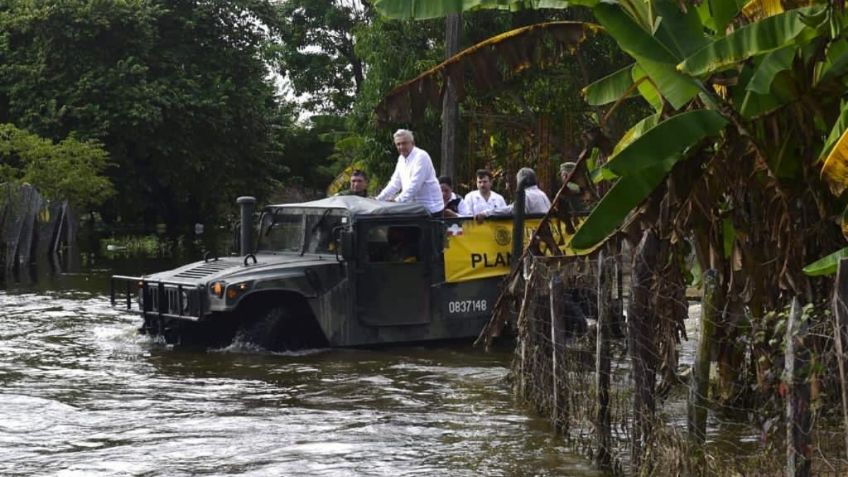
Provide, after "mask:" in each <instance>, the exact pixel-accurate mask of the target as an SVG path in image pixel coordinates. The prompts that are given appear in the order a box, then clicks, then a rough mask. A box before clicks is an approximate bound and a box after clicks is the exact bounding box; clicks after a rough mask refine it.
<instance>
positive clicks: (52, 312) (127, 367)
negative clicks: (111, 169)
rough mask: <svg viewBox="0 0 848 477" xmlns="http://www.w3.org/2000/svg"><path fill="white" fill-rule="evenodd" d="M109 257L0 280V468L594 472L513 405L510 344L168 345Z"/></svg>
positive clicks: (10, 471) (52, 471) (121, 267)
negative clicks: (149, 329)
mask: <svg viewBox="0 0 848 477" xmlns="http://www.w3.org/2000/svg"><path fill="white" fill-rule="evenodd" d="M107 265H108V266H103V265H101V264H100V263H97V262H96V261H88V263H87V266H88V267H89V268H88V269H87V271H85V273H79V274H60V273H56V274H53V275H48V276H39V277H38V279H37V280H33V281H32V282H30V283H29V284H22V283H20V282H17V283H15V282H14V281H7V282H6V288H5V289H4V290H0V383H2V388H0V394H2V395H0V402H2V403H3V405H2V406H0V455H2V456H3V459H0V475H59V476H64V475H85V476H88V475H168V476H171V475H198V474H210V475H233V474H238V475H269V476H278V475H304V476H313V475H416V476H417V475H451V476H455V475H460V476H462V475H468V476H476V475H507V476H512V475H515V476H519V475H595V474H594V473H593V472H592V471H591V470H590V468H589V465H588V463H587V462H586V461H584V460H582V459H579V458H576V457H573V456H571V455H570V454H569V453H567V451H566V450H565V448H564V446H563V444H562V442H561V441H560V439H559V438H557V437H556V436H555V435H554V434H553V433H552V432H551V430H550V428H549V427H548V426H547V425H546V424H545V423H544V422H543V420H541V419H535V418H533V417H530V416H529V414H527V412H525V411H524V410H521V409H516V407H515V404H514V403H513V402H512V400H511V397H510V393H509V389H508V387H507V385H506V384H505V383H504V378H505V376H506V373H507V369H506V366H507V365H508V362H509V359H510V355H509V353H508V352H507V351H501V352H495V353H492V354H486V353H482V352H478V351H475V350H472V349H471V348H470V347H468V346H454V347H446V346H441V347H438V348H435V349H433V348H423V347H417V348H392V349H383V350H371V351H369V350H316V351H312V352H306V353H297V354H269V353H263V352H262V351H261V350H255V349H249V348H245V347H244V346H241V345H238V344H236V345H233V346H230V347H227V348H225V349H221V350H213V351H210V352H197V351H193V352H190V351H183V350H174V349H169V348H168V347H166V346H164V345H162V344H161V343H156V342H152V341H151V340H150V339H149V338H147V337H145V336H142V335H139V334H138V333H137V331H136V328H137V327H138V325H139V320H138V318H137V317H135V316H133V315H128V314H125V313H123V312H121V311H120V310H113V309H111V308H110V307H109V306H108V299H107V298H106V296H105V290H106V289H107V286H108V285H107V277H108V274H109V273H111V272H112V271H113V270H114V273H131V272H137V271H138V268H135V269H134V267H137V266H138V264H137V263H135V264H134V263H132V262H131V261H126V262H111V263H108V264H107ZM146 265H147V266H148V267H156V266H157V265H158V266H159V268H163V269H164V268H168V267H170V266H172V265H171V264H165V263H162V264H153V265H151V264H150V263H149V261H147V262H146ZM155 269H157V268H148V269H147V270H146V271H153V270H155Z"/></svg>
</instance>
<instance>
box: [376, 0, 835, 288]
mask: <svg viewBox="0 0 848 477" xmlns="http://www.w3.org/2000/svg"><path fill="white" fill-rule="evenodd" d="M574 5H580V6H584V7H589V8H591V10H592V13H593V15H594V17H595V19H596V20H597V22H598V24H599V25H600V28H595V27H594V26H593V27H591V31H592V32H593V33H595V34H600V33H603V34H607V35H610V36H611V37H612V38H613V39H615V41H616V42H617V43H618V45H619V47H620V48H621V50H622V51H624V52H625V53H627V54H628V55H629V56H630V57H631V58H632V59H633V64H631V65H629V66H627V67H625V68H623V69H621V70H619V71H617V72H615V73H613V74H612V75H609V76H606V77H604V78H600V79H598V80H597V81H595V82H594V83H592V84H589V85H586V87H585V88H584V90H583V92H584V96H585V99H586V101H587V102H588V103H589V104H591V105H596V106H604V107H607V108H615V107H616V106H617V105H618V104H620V103H621V102H623V101H633V100H637V101H645V102H646V103H647V104H648V105H650V106H651V107H653V108H654V109H655V111H656V114H655V115H652V116H649V117H648V118H645V120H643V121H642V122H640V123H639V124H637V125H634V127H633V128H632V129H631V130H630V131H628V133H627V134H625V136H624V137H622V138H621V140H620V142H619V144H618V145H616V148H615V153H614V156H613V157H612V158H611V160H610V162H609V163H608V164H607V165H605V166H602V168H601V169H599V170H597V171H594V174H593V177H596V178H599V179H600V180H609V181H615V185H614V187H612V188H611V189H610V192H609V195H608V196H607V197H605V198H604V199H603V200H601V201H600V202H599V203H598V204H597V206H596V207H595V208H594V210H593V212H592V214H591V215H590V217H589V218H588V219H587V220H586V221H585V222H584V223H583V225H582V226H581V228H580V229H579V230H578V232H577V234H576V235H575V237H574V239H573V242H572V244H573V245H574V246H576V247H579V248H586V249H588V248H591V247H592V246H594V245H596V244H597V243H599V242H600V241H602V240H604V239H605V238H606V237H608V236H610V235H611V234H613V233H614V232H615V231H616V230H617V229H618V228H619V227H620V226H621V224H623V223H625V219H626V218H627V217H628V215H631V214H633V213H635V212H637V211H638V209H639V205H640V204H641V203H642V202H643V201H644V200H645V199H647V198H648V197H649V196H651V194H653V193H654V191H655V190H657V188H658V187H659V186H660V185H661V184H663V183H664V181H665V180H666V179H668V178H669V175H670V174H671V172H672V170H673V169H674V168H675V166H676V165H677V164H683V163H685V162H686V161H687V159H688V158H691V157H693V156H695V155H698V154H701V153H704V152H706V153H707V154H708V155H710V157H712V158H713V159H712V160H711V161H710V162H709V164H711V165H712V167H711V168H706V169H705V168H702V169H701V170H700V171H696V173H701V174H705V175H704V181H706V182H709V181H710V180H713V179H710V177H711V176H710V174H716V173H719V172H721V171H727V170H733V166H734V165H738V164H734V162H733V161H734V160H739V159H741V157H726V156H725V155H723V151H727V150H733V151H739V152H740V153H741V154H742V155H743V157H744V158H746V160H748V159H750V162H751V164H752V166H751V168H750V169H751V170H750V171H749V172H748V174H750V177H752V178H754V180H753V181H751V184H752V185H753V186H755V188H761V189H763V190H762V191H759V192H756V194H754V193H751V194H748V195H745V194H744V193H743V191H741V190H740V189H739V188H736V189H732V188H729V187H725V188H721V187H720V186H721V185H722V184H720V183H719V184H715V183H710V190H709V192H710V199H711V200H712V202H713V204H712V205H709V204H708V206H711V207H713V208H714V209H716V210H718V206H717V205H716V204H719V203H724V202H727V201H730V202H732V203H734V204H735V205H734V206H731V207H729V208H728V209H727V211H726V212H723V213H729V214H739V213H741V211H742V210H743V209H744V208H745V207H751V206H752V205H753V204H750V203H747V204H746V203H745V202H746V201H747V202H750V201H751V200H759V199H754V197H759V198H760V199H763V200H769V201H770V204H772V205H773V207H771V208H770V209H769V210H768V211H769V214H771V215H770V216H769V217H766V220H765V221H766V222H769V223H773V224H774V225H775V226H776V227H777V226H778V224H786V223H791V222H792V220H793V219H792V217H791V216H792V214H793V213H794V212H793V210H792V208H793V206H792V204H791V201H790V199H789V197H793V196H795V195H799V194H800V193H801V192H803V191H805V190H806V191H807V192H808V193H807V196H808V197H807V199H808V200H811V201H813V202H814V203H815V204H814V205H811V206H810V207H811V208H812V209H814V210H816V211H817V213H818V215H819V217H817V220H818V221H824V222H825V223H833V224H836V223H837V222H838V221H839V220H838V218H837V217H838V216H839V215H840V214H839V213H838V212H837V211H839V210H840V207H841V206H842V205H840V204H841V203H840V202H839V201H838V200H837V199H836V198H835V197H834V196H827V197H826V196H824V195H822V194H821V192H822V190H823V189H824V187H822V183H826V184H827V185H828V186H829V188H830V189H831V190H832V191H833V193H834V194H835V195H837V196H838V195H840V194H841V193H842V192H843V191H844V189H845V188H848V152H846V151H848V133H846V125H848V118H847V117H846V116H848V114H846V112H845V108H844V107H841V105H840V104H839V102H840V99H841V98H843V97H845V95H846V93H848V87H846V73H848V41H846V39H845V38H844V35H843V33H842V25H843V23H844V16H845V14H844V11H843V10H842V9H840V8H837V7H834V6H832V5H831V4H829V3H826V2H822V1H812V2H809V3H806V4H803V6H801V7H800V8H784V7H785V6H788V4H787V3H781V2H780V1H779V0H757V1H753V0H752V1H751V2H750V3H748V4H742V3H739V2H737V1H735V0H711V1H705V2H702V3H700V4H699V5H694V4H686V3H683V2H676V1H673V0H620V1H618V2H596V1H590V0H578V1H576V2H559V1H507V0H489V1H486V0H474V1H471V0H453V1H451V0H430V1H426V0H419V1H414V0H413V1H407V0H378V1H377V2H375V7H376V8H377V9H378V10H379V11H381V12H383V13H384V14H386V15H389V16H395V17H403V18H429V17H433V16H441V15H445V14H447V13H450V12H456V11H474V10H479V9H484V8H501V9H512V10H514V9H520V8H568V7H571V6H574ZM795 5H797V4H795ZM587 31H588V30H587ZM516 38H517V37H516ZM511 40H512V39H511V38H501V39H500V40H499V41H498V42H497V43H496V44H497V47H496V48H494V47H492V45H494V43H491V42H490V40H487V42H490V43H489V46H490V47H492V49H493V50H495V53H494V57H498V56H499V55H505V53H503V52H505V51H509V45H510V41H511ZM584 40H585V38H584V39H581V42H582V41H584ZM523 41H525V42H528V41H530V42H532V41H535V39H533V38H530V37H529V36H525V37H524V39H523ZM483 43H486V42H483ZM579 44H580V42H572V44H571V46H572V47H574V46H577V47H579ZM474 49H475V47H471V48H469V50H474ZM465 54H466V57H467V58H469V60H468V61H466V62H465V63H464V64H466V65H467V66H468V67H469V68H472V69H473V68H477V67H479V65H481V63H483V62H481V61H479V59H478V60H477V61H476V62H475V61H473V60H470V58H471V56H472V55H469V54H468V53H465ZM462 55H463V53H460V55H458V57H455V58H454V60H456V61H455V63H454V65H459V64H463V59H462V58H461V57H462ZM491 57H492V56H491V55H490V58H491ZM448 61H451V60H448ZM454 67H455V68H456V66H454ZM434 70H438V67H437V68H436V69H434ZM438 74H439V72H437V71H431V72H427V73H425V74H423V75H422V76H420V77H418V78H416V80H415V82H413V83H416V82H417V84H419V85H421V84H424V83H425V82H427V81H431V84H438V83H439V80H438V76H437V75H438ZM413 86H414V84H407V85H404V86H402V87H401V88H399V89H401V90H404V92H405V93H408V94H410V99H409V100H408V101H406V100H404V101H403V102H401V103H399V104H415V103H416V100H415V96H416V95H417V94H422V95H423V94H427V95H430V96H433V91H432V86H431V87H430V89H429V90H428V88H425V87H418V88H415V87H413ZM491 86H495V87H496V86H497V83H496V82H492V83H491ZM394 93H395V92H392V93H390V94H389V96H388V97H392V95H393V94H394ZM436 96H438V95H436ZM422 102H423V100H421V99H419V100H418V104H421V103H422ZM696 111H697V112H699V113H705V114H704V115H701V116H696V115H692V112H696ZM834 111H837V113H836V114H835V113H834ZM704 118H709V121H707V122H706V123H704V121H703V120H704ZM690 132H691V133H690ZM737 162H741V161H737ZM817 169H818V170H820V171H821V172H820V174H819V173H817ZM735 173H739V174H742V171H739V170H737V171H735ZM819 176H820V177H821V179H819ZM787 181H789V183H787ZM713 182H715V181H714V180H713ZM740 182H742V180H741V179H740ZM793 182H795V183H797V182H802V183H804V184H805V185H807V187H800V188H799V187H794V184H793ZM730 184H731V182H730V181H728V182H727V184H726V185H727V186H729V185H730ZM813 202H811V204H812V203H813ZM684 206H685V204H684ZM704 213H706V214H707V215H709V214H710V213H709V212H708V211H707V212H704ZM711 220H713V222H715V224H716V225H715V226H714V227H713V228H714V229H717V230H722V229H723V226H720V222H722V221H723V219H722V221H716V220H715V219H714V218H713V219H711ZM737 222H741V217H740V218H738V220H737ZM722 223H723V222H722ZM736 228H737V229H740V231H739V232H740V233H739V234H738V237H750V236H751V235H752V234H755V235H756V234H760V235H762V236H763V242H762V243H763V244H773V245H774V247H775V248H776V249H777V250H780V251H782V253H784V255H785V257H784V258H785V259H786V260H790V261H791V262H792V264H791V266H787V267H784V268H785V269H786V270H791V273H797V272H800V269H801V268H803V263H800V262H803V260H807V259H806V258H803V257H799V256H797V254H792V253H790V252H789V251H787V249H786V243H789V242H792V241H793V240H794V238H793V237H789V236H787V235H788V234H790V233H791V231H783V230H782V226H781V227H778V228H781V230H779V231H764V230H757V231H751V230H747V231H746V230H745V229H746V225H745V224H743V223H738V224H737V227H736ZM828 230H830V229H828ZM832 230H838V228H836V227H833V229H832ZM795 232H796V233H797V232H798V231H795ZM767 234H771V235H772V236H767ZM828 234H830V233H828ZM828 234H825V235H827V237H824V238H823V239H822V240H821V243H818V244H816V245H815V246H812V247H810V246H805V247H804V249H805V250H807V251H808V252H807V253H809V254H811V255H812V254H815V253H820V254H823V253H826V252H827V251H828V250H827V249H828V248H830V250H833V248H834V246H835V244H834V243H832V240H830V235H832V234H830V235H828ZM719 235H720V232H719ZM734 242H735V243H736V246H740V247H741V246H742V245H743V243H742V241H741V240H739V239H734ZM781 244H782V245H781ZM813 256H814V255H813ZM819 256H821V255H819ZM799 261H800V262H799ZM781 263H785V261H784V262H781ZM787 265H789V264H788V263H787ZM797 278H798V277H797V276H796V277H794V278H793V279H789V280H788V282H792V283H794V282H797ZM782 285H786V286H790V287H791V286H793V285H791V284H782ZM795 286H800V285H795Z"/></svg>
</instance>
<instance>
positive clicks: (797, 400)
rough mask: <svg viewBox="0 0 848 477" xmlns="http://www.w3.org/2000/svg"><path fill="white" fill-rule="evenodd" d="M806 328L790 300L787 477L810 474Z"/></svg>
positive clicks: (798, 307)
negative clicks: (803, 373)
mask: <svg viewBox="0 0 848 477" xmlns="http://www.w3.org/2000/svg"><path fill="white" fill-rule="evenodd" d="M805 337H806V326H802V323H801V303H800V301H799V300H798V297H795V298H793V299H792V309H791V311H790V312H789V321H788V322H787V324H786V342H785V345H786V364H785V368H784V381H785V382H786V384H787V385H788V392H787V395H786V475H787V477H807V476H809V475H810V467H811V466H810V424H811V419H810V385H809V383H808V382H806V381H807V380H806V377H805V376H803V375H802V374H801V373H802V372H803V370H804V368H806V367H807V365H808V364H809V361H810V359H809V358H810V352H809V350H808V349H807V347H806V343H805V341H806V340H805Z"/></svg>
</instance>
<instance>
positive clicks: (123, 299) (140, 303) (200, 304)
mask: <svg viewBox="0 0 848 477" xmlns="http://www.w3.org/2000/svg"><path fill="white" fill-rule="evenodd" d="M109 289H110V293H109V296H110V299H111V301H112V306H118V305H119V304H120V305H121V306H125V307H126V310H127V311H130V312H132V313H138V314H140V315H142V316H143V317H144V318H145V321H146V320H147V319H158V320H161V319H163V318H171V319H178V320H186V321H198V320H200V319H201V318H203V317H204V316H206V315H208V314H209V307H208V305H207V297H206V288H205V287H204V286H202V285H190V284H186V283H179V282H165V281H159V280H148V279H145V278H144V277H130V276H124V275H113V276H112V278H111V280H110V286H109ZM136 298H140V299H136ZM133 302H135V304H136V306H135V307H134V306H133Z"/></svg>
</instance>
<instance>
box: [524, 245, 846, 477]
mask: <svg viewBox="0 0 848 477" xmlns="http://www.w3.org/2000/svg"><path fill="white" fill-rule="evenodd" d="M643 245H644V243H643V244H640V247H639V248H637V249H635V250H633V251H632V253H631V251H628V250H624V251H623V252H616V251H615V248H614V247H613V246H608V247H606V248H604V249H603V250H602V251H600V252H598V253H595V254H593V255H590V256H584V257H563V256H556V257H550V256H533V255H528V256H526V258H525V260H524V263H523V270H522V273H521V274H522V278H523V286H520V287H514V290H513V293H514V294H515V295H516V296H514V298H515V304H516V305H515V307H516V310H514V311H515V312H516V315H517V318H516V319H515V326H516V329H517V346H516V351H515V353H516V355H515V359H514V361H513V369H512V374H511V375H512V378H513V386H514V388H515V392H516V395H517V396H519V397H520V398H521V399H523V400H525V401H526V402H527V403H529V404H530V405H532V406H533V407H534V408H535V409H536V410H537V411H538V412H539V413H540V414H541V415H543V416H546V417H548V418H549V419H550V421H551V422H552V424H553V425H554V426H555V428H556V429H557V431H559V432H560V433H561V434H562V436H563V438H564V439H565V440H566V442H567V443H568V444H569V446H570V447H571V448H572V449H573V450H575V451H576V452H579V453H582V454H583V455H586V456H588V457H590V458H591V459H593V461H594V462H595V463H596V464H597V465H598V466H599V467H600V468H604V469H607V470H608V472H610V473H611V474H613V475H780V474H784V475H848V459H846V448H848V438H846V423H848V412H844V411H845V410H846V409H848V402H846V403H845V406H844V407H843V401H842V399H843V392H842V390H843V389H844V380H843V379H842V378H841V377H840V373H839V372H838V369H839V361H840V359H841V354H840V350H841V343H838V342H836V341H835V339H834V338H835V335H834V330H835V329H838V326H837V323H836V321H835V319H834V314H833V313H832V312H831V311H830V306H829V304H808V305H806V306H801V304H800V302H799V301H798V300H797V299H795V300H792V301H791V306H788V307H787V308H786V309H784V310H776V311H772V312H770V313H766V314H762V316H753V314H752V313H753V312H752V311H751V309H750V307H747V306H743V305H739V304H736V303H733V302H729V300H727V299H726V297H725V296H723V295H721V289H720V287H717V286H716V276H715V273H713V272H708V273H706V274H705V275H704V281H703V284H702V285H701V288H700V289H698V290H697V292H696V290H695V289H692V288H689V289H688V293H687V287H686V286H685V285H684V279H683V277H682V276H678V272H676V271H671V270H670V268H675V269H678V270H679V268H680V267H668V266H667V265H668V264H667V263H664V262H663V260H661V259H655V258H652V256H651V254H650V253H649V252H647V251H646V248H647V247H643ZM844 341H848V340H843V342H844Z"/></svg>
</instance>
